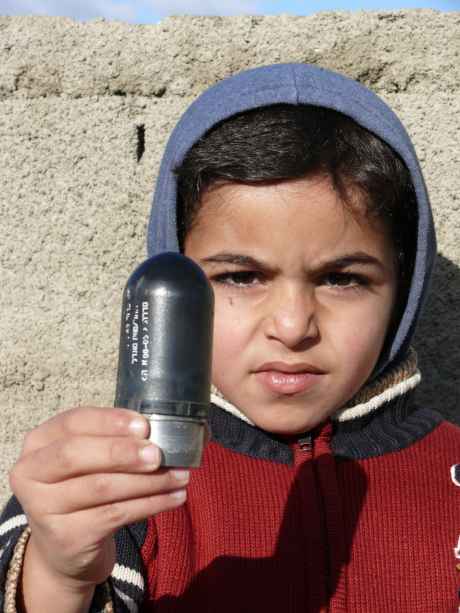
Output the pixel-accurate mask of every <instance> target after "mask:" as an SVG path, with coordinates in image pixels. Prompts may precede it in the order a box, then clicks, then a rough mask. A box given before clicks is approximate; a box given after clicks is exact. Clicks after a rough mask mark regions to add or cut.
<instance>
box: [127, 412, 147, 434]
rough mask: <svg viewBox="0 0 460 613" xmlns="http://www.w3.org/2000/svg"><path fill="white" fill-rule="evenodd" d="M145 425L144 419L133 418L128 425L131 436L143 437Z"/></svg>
mask: <svg viewBox="0 0 460 613" xmlns="http://www.w3.org/2000/svg"><path fill="white" fill-rule="evenodd" d="M146 426H147V424H146V422H145V419H142V418H141V417H135V418H134V419H133V420H132V421H131V422H130V423H129V426H128V428H129V431H130V432H131V434H134V435H135V436H142V437H145V436H146V435H147V427H146Z"/></svg>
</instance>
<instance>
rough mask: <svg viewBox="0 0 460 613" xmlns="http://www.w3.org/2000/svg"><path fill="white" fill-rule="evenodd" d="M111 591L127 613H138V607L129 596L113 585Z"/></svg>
mask: <svg viewBox="0 0 460 613" xmlns="http://www.w3.org/2000/svg"><path fill="white" fill-rule="evenodd" d="M113 590H114V592H115V594H116V595H117V596H118V598H119V599H120V600H121V601H122V602H123V604H124V605H125V607H126V608H127V609H128V611H129V613H138V611H139V607H138V606H137V603H136V602H135V601H134V600H133V599H132V598H131V597H130V596H128V595H127V594H125V593H124V592H122V591H121V590H120V588H118V587H116V586H115V585H114V586H113ZM104 613H105V611H104Z"/></svg>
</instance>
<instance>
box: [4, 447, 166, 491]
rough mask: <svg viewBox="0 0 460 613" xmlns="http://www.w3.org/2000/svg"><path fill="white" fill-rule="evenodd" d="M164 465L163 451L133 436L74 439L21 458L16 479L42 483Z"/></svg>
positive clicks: (155, 468)
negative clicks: (162, 461) (161, 463)
mask: <svg viewBox="0 0 460 613" xmlns="http://www.w3.org/2000/svg"><path fill="white" fill-rule="evenodd" d="M160 462H161V452H160V450H159V448H158V447H157V446H155V445H153V444H152V443H150V442H149V441H146V440H139V439H136V438H131V437H105V436H102V437H101V436H71V437H67V438H60V439H58V440H55V441H54V442H52V443H51V444H50V445H48V446H47V447H42V448H40V449H37V450H36V451H34V452H32V453H29V454H27V455H26V456H23V457H22V458H20V460H19V461H18V462H17V463H16V465H15V468H14V472H15V473H16V474H15V476H16V477H17V476H18V475H19V476H20V477H21V478H25V479H27V480H31V481H39V482H42V483H57V482H58V481H65V480H66V479H70V478H72V477H77V476H80V475H87V474H92V473H101V472H152V471H154V470H157V469H158V467H159V466H160Z"/></svg>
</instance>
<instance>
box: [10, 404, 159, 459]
mask: <svg viewBox="0 0 460 613" xmlns="http://www.w3.org/2000/svg"><path fill="white" fill-rule="evenodd" d="M149 429H150V426H149V422H148V420H147V419H146V418H145V417H144V416H143V415H141V414H140V413H137V412H136V411H131V410H129V409H119V408H113V407H77V408H74V409H69V410H67V411H64V412H63V413H59V414H58V415H55V416H54V417H52V418H51V419H49V420H48V421H46V422H44V423H43V424H40V425H39V426H37V427H36V428H34V429H33V430H31V431H30V432H28V433H27V434H26V436H25V438H24V444H23V447H22V453H23V454H27V453H31V452H33V451H36V450H37V449H40V448H41V447H45V446H47V445H49V444H50V443H52V442H53V441H55V440H57V439H59V438H62V437H68V436H69V435H70V436H71V435H90V436H136V437H138V438H147V437H148V435H149Z"/></svg>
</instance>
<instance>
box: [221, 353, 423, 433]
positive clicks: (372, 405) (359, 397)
mask: <svg viewBox="0 0 460 613" xmlns="http://www.w3.org/2000/svg"><path fill="white" fill-rule="evenodd" d="M420 381H421V374H420V371H419V370H418V367H417V354H416V352H415V350H414V349H412V348H411V349H410V350H409V352H408V355H407V357H406V358H405V359H404V360H403V361H402V362H401V363H400V364H398V365H396V366H394V367H393V368H392V369H390V370H389V371H388V372H386V373H383V374H382V375H381V376H380V377H379V378H378V379H376V380H375V381H372V382H371V383H369V384H368V385H365V386H364V387H363V388H361V389H360V390H359V392H358V393H357V394H355V396H353V398H352V399H351V400H349V401H348V402H347V404H346V405H345V407H343V408H342V409H340V410H339V411H337V413H335V414H334V415H333V416H332V420H333V421H338V422H344V421H348V420H350V419H357V418H359V417H364V416H366V415H369V414H370V413H372V412H374V411H376V410H377V409H379V408H380V407H382V406H383V405H384V404H386V403H388V402H390V401H391V400H394V399H396V398H398V397H399V396H403V395H404V394H406V393H407V392H408V391H410V390H413V389H414V388H415V387H416V386H417V385H418V384H419V383H420ZM211 402H212V403H213V404H215V405H217V406H219V407H220V408H221V409H224V411H227V412H228V413H231V414H232V415H234V416H235V417H238V418H239V419H241V420H242V421H244V422H246V423H247V424H249V425H251V426H254V423H253V422H252V421H251V420H250V419H249V418H248V417H247V416H246V415H245V414H244V413H243V412H242V411H240V409H239V408H238V407H236V406H235V405H234V404H232V403H231V402H229V401H228V400H227V399H226V398H225V397H224V395H223V394H222V392H221V391H220V390H218V389H217V387H215V386H214V385H213V386H212V388H211Z"/></svg>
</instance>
